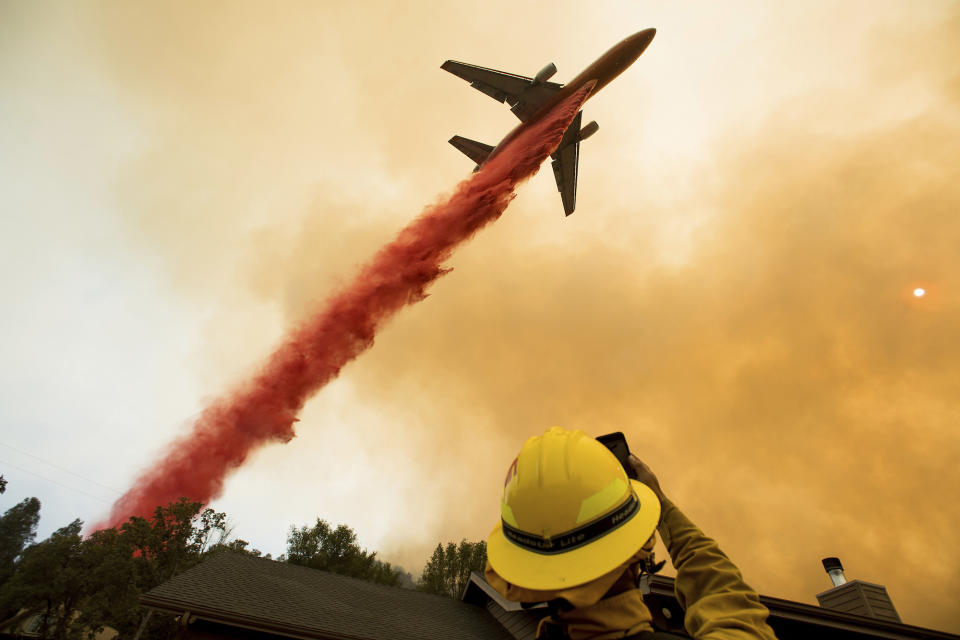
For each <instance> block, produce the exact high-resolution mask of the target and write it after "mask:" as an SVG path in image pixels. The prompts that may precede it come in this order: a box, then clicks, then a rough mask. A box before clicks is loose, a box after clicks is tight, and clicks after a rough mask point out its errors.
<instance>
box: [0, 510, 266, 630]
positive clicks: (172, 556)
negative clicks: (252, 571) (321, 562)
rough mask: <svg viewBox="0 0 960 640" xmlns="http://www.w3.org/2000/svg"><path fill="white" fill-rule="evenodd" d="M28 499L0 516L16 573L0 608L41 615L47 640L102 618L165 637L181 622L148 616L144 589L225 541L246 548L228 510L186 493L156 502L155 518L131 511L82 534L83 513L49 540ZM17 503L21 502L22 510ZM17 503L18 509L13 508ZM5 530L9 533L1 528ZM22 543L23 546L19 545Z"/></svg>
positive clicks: (3, 588) (0, 595)
mask: <svg viewBox="0 0 960 640" xmlns="http://www.w3.org/2000/svg"><path fill="white" fill-rule="evenodd" d="M30 500H32V501H33V502H30V501H29V500H28V501H24V502H23V503H21V504H20V505H17V507H15V508H14V509H11V510H10V511H8V512H7V514H6V515H5V516H4V518H3V519H0V544H2V545H3V549H4V550H6V556H5V557H10V562H9V563H10V565H11V566H12V570H11V577H10V578H9V579H8V580H6V581H5V582H4V583H2V584H0V609H2V611H3V612H5V613H7V614H8V616H4V617H5V618H6V617H9V614H11V612H16V611H18V610H20V609H25V610H26V611H27V612H29V613H31V614H40V615H41V626H40V629H39V634H40V638H41V639H42V640H47V639H51V640H68V639H71V638H78V637H79V636H80V634H81V630H82V631H83V632H84V633H90V632H96V631H99V630H101V629H102V628H103V627H105V626H110V627H113V628H114V629H116V630H117V631H118V632H119V633H120V635H121V636H123V637H133V635H135V633H136V632H137V631H138V629H140V628H141V625H142V627H143V629H142V632H141V636H140V637H141V638H142V639H143V640H166V639H167V638H169V637H172V636H171V634H172V633H173V632H174V631H175V630H176V628H175V625H174V623H173V620H172V618H171V617H170V616H163V615H156V616H147V615H146V612H145V611H143V610H142V609H141V608H140V605H139V597H140V594H142V593H144V592H146V591H149V590H150V589H152V588H154V587H156V586H157V585H159V584H161V583H163V582H166V581H167V580H169V579H170V578H172V577H173V576H174V575H176V574H178V573H180V572H182V571H184V570H186V569H188V568H190V567H192V566H194V565H195V564H197V563H198V562H200V561H201V560H202V558H203V557H204V556H206V555H207V554H208V553H210V552H212V551H215V550H220V549H224V548H232V549H234V550H240V551H244V552H246V553H256V554H259V552H258V551H255V550H254V551H252V552H251V551H246V546H247V543H246V542H245V541H233V542H227V537H228V536H229V533H230V528H229V526H228V524H227V516H226V514H225V513H219V512H217V511H214V510H213V509H203V504H202V503H200V502H191V501H189V500H186V499H184V498H181V499H180V500H179V501H178V502H174V503H170V504H169V505H167V506H166V507H158V508H157V509H156V511H154V513H153V515H152V516H151V517H150V518H142V517H133V518H130V520H129V521H127V522H126V523H124V524H123V525H122V526H121V527H120V528H119V529H105V530H102V531H97V532H95V533H93V534H92V535H91V536H90V537H89V538H87V539H86V540H84V539H82V538H81V535H80V531H81V528H82V523H81V522H80V521H79V520H76V521H74V522H72V523H71V524H70V525H68V526H66V527H64V528H62V529H58V530H57V531H55V532H54V533H53V534H52V535H51V536H50V537H49V538H48V539H47V540H44V541H42V542H39V543H37V544H34V545H31V546H29V547H27V548H26V549H23V545H24V544H25V543H26V542H29V541H30V540H32V539H33V537H34V534H35V532H36V524H37V520H38V518H39V508H40V505H39V502H37V501H36V499H35V498H31V499H30ZM18 508H19V510H17V509H18ZM15 510H16V511H15ZM4 532H6V534H7V535H4ZM18 550H19V551H18Z"/></svg>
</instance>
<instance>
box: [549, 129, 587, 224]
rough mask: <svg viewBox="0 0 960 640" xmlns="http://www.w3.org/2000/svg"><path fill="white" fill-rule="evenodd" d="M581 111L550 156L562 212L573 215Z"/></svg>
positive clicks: (575, 204)
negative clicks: (561, 203)
mask: <svg viewBox="0 0 960 640" xmlns="http://www.w3.org/2000/svg"><path fill="white" fill-rule="evenodd" d="M582 117H583V111H580V112H578V113H577V115H576V116H575V117H574V118H573V122H571V123H570V126H569V127H567V130H566V131H565V132H564V133H563V138H561V139H560V146H558V147H557V150H556V151H554V152H553V154H552V155H551V156H550V157H551V158H553V163H552V166H553V177H554V179H555V180H556V181H557V190H558V191H559V192H560V199H561V200H562V201H563V212H564V213H565V214H566V215H568V216H569V215H570V214H571V213H573V210H574V209H575V208H576V206H577V168H578V165H579V163H580V140H579V137H580V120H581V118H582Z"/></svg>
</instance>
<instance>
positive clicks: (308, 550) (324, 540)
mask: <svg viewBox="0 0 960 640" xmlns="http://www.w3.org/2000/svg"><path fill="white" fill-rule="evenodd" d="M283 559H285V560H286V561H287V562H289V563H291V564H297V565H301V566H305V567H310V568H312V569H322V570H324V571H332V572H334V573H340V574H343V575H346V576H352V577H354V578H361V579H363V580H370V581H372V582H378V583H380V584H388V585H391V586H398V585H399V584H400V573H399V572H398V571H397V570H396V569H394V568H393V567H391V566H390V563H389V562H381V561H380V560H378V559H377V553H376V551H373V552H370V551H367V550H366V549H362V548H360V545H359V544H358V543H357V534H356V532H354V530H353V529H351V528H350V527H348V526H347V525H345V524H340V525H337V528H336V529H333V528H331V526H330V523H329V522H327V521H326V520H321V519H320V518H317V523H316V524H315V525H314V526H313V527H309V528H308V527H306V526H303V527H300V528H299V529H297V528H296V527H294V526H291V527H290V533H289V534H288V535H287V553H286V556H285V557H284V558H283Z"/></svg>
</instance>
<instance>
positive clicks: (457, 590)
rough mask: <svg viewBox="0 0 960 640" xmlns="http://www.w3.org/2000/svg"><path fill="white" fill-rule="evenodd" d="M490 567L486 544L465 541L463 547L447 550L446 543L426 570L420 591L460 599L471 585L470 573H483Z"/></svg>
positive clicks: (451, 544) (421, 580)
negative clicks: (487, 566) (486, 567)
mask: <svg viewBox="0 0 960 640" xmlns="http://www.w3.org/2000/svg"><path fill="white" fill-rule="evenodd" d="M486 564H487V543H486V542H484V541H482V540H481V541H480V542H468V541H467V540H461V541H460V544H459V545H457V544H455V543H453V542H448V543H447V546H446V548H444V546H443V544H442V543H438V544H437V548H436V549H434V550H433V555H432V556H431V557H430V560H428V561H427V565H426V566H425V567H424V568H423V574H422V575H421V576H420V581H419V582H418V584H417V588H418V589H420V590H421V591H426V592H428V593H436V594H440V595H446V596H450V597H451V598H459V597H460V596H461V595H463V591H464V589H466V588H467V583H468V582H470V572H472V571H478V572H483V570H484V567H485V566H486Z"/></svg>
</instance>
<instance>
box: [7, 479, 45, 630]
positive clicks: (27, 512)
mask: <svg viewBox="0 0 960 640" xmlns="http://www.w3.org/2000/svg"><path fill="white" fill-rule="evenodd" d="M39 522H40V501H39V500H37V499H36V498H27V499H25V500H24V501H23V502H21V503H19V504H16V505H14V506H12V507H10V508H9V509H7V512H6V513H4V514H3V516H0V620H6V619H7V618H9V617H10V616H11V615H13V614H14V613H16V612H17V610H18V608H19V605H18V604H17V598H16V597H15V595H14V594H13V593H12V592H11V591H10V590H9V589H6V588H5V585H6V584H7V582H9V580H10V579H11V578H12V577H13V575H14V573H15V571H16V563H17V559H18V558H19V557H20V555H21V554H22V553H23V550H24V549H25V548H26V547H27V545H29V544H30V543H31V542H33V539H34V538H35V537H36V535H37V524H38V523H39Z"/></svg>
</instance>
